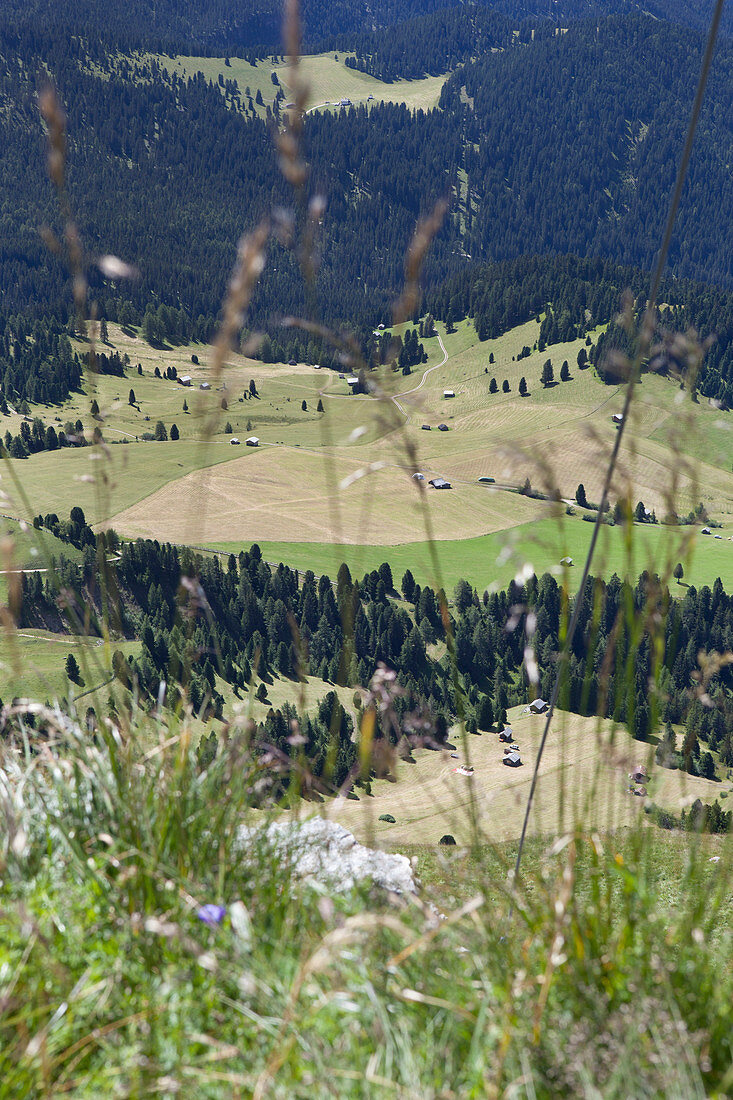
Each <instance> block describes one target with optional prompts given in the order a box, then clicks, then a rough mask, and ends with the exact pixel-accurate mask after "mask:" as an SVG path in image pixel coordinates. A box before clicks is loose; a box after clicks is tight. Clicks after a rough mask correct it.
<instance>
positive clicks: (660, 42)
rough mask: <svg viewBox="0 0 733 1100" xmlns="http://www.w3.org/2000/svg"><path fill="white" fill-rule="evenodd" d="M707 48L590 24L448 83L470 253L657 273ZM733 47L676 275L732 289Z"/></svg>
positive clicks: (691, 195) (648, 26) (684, 222)
mask: <svg viewBox="0 0 733 1100" xmlns="http://www.w3.org/2000/svg"><path fill="white" fill-rule="evenodd" d="M702 46H703V40H702V37H701V36H698V35H696V34H692V33H690V32H689V31H686V30H682V29H681V28H678V27H675V26H672V25H669V24H664V23H657V22H654V21H651V20H649V19H646V18H636V17H633V18H626V19H621V18H612V19H608V20H604V21H602V22H601V23H600V24H599V25H596V24H595V23H592V24H588V23H579V24H576V25H574V26H572V27H570V29H569V30H568V32H567V34H565V35H561V36H556V37H553V38H551V39H549V40H541V41H536V42H534V43H532V45H531V47H527V48H523V49H515V50H511V51H509V52H508V53H505V54H500V55H494V54H487V55H486V56H484V57H483V58H481V59H480V60H479V61H476V62H475V63H471V64H468V65H467V66H466V67H465V68H464V69H462V70H460V71H459V72H458V73H456V74H455V76H454V77H452V78H451V80H450V81H449V82H448V84H447V85H446V87H445V89H444V92H443V96H442V99H441V106H442V108H443V109H444V110H445V111H447V112H448V113H450V114H451V115H452V116H453V117H456V118H461V119H462V124H463V127H464V132H463V137H464V143H465V150H466V152H465V162H464V163H465V170H466V173H467V175H468V180H469V187H470V191H471V196H472V204H471V210H470V212H468V211H467V219H466V220H467V225H466V250H467V251H468V252H469V253H471V255H473V256H474V257H478V256H490V257H492V258H496V259H500V258H504V257H510V256H515V255H520V254H522V253H526V252H529V251H534V252H536V251H554V252H575V253H578V254H581V255H589V254H590V255H594V254H595V255H599V254H601V255H608V256H613V257H614V258H615V259H617V260H620V261H623V262H627V263H636V264H640V265H641V266H643V267H647V268H648V267H649V266H650V265H651V263H652V261H653V258H654V254H655V250H656V248H657V247H658V244H659V240H660V238H661V230H662V225H663V221H664V217H665V213H666V208H667V197H668V196H669V194H670V193H671V189H672V185H673V182H674V178H675V172H676V164H677V158H678V156H679V153H680V150H681V148H682V143H683V140H684V133H685V126H686V119H687V116H688V113H689V109H690V105H691V103H692V97H693V91H694V82H695V77H696V74H697V72H698V69H699V66H700V59H701V55H702ZM730 74H731V47H730V46H729V45H728V44H727V43H725V44H721V46H720V47H719V50H718V55H717V58H716V60H715V63H714V66H713V71H712V74H711V78H710V85H709V89H708V94H707V100H706V103H705V106H704V108H703V113H702V118H701V123H700V127H699V130H698V136H697V141H696V145H695V149H694V152H693V156H692V163H691V165H690V172H689V179H688V182H687V185H686V187H685V192H684V196H683V200H682V204H681V207H680V212H679V216H678V219H677V225H676V230H675V235H674V239H673V243H672V248H671V252H670V267H671V270H672V271H673V272H674V273H675V274H676V275H678V276H685V277H694V278H701V279H705V280H718V281H721V282H725V283H730V280H731V278H732V277H733V267H732V266H731V263H732V261H731V257H732V256H733V247H732V245H733V222H731V220H730V219H728V218H727V217H725V216H723V217H716V218H713V217H710V216H707V217H704V218H703V217H701V214H700V212H701V211H702V210H707V211H713V210H715V211H723V210H728V209H731V200H733V180H732V179H731V175H730V171H729V170H728V168H727V167H726V166H727V165H728V164H730V160H731V156H733V128H732V126H733V123H732V121H731V115H730V111H729V108H728V105H729V103H730V102H731V95H732V89H731V86H730V79H731V78H730Z"/></svg>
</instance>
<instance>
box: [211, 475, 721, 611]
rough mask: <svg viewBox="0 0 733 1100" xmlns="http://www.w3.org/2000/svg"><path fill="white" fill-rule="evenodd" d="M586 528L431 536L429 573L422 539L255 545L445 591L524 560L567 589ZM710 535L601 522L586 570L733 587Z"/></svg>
mask: <svg viewBox="0 0 733 1100" xmlns="http://www.w3.org/2000/svg"><path fill="white" fill-rule="evenodd" d="M486 491H487V492H488V491H489V490H486ZM592 530H593V526H592V524H590V523H586V522H583V521H582V520H581V519H580V518H579V517H578V516H575V517H563V518H562V522H559V521H558V520H554V519H541V520H538V521H537V522H533V523H526V524H522V525H519V526H516V527H514V528H512V529H510V530H508V531H499V532H494V533H492V534H488V535H482V536H480V537H479V538H471V539H458V540H453V541H440V542H436V543H435V553H436V555H437V559H438V562H439V572H438V574H437V575H436V572H435V569H434V567H433V560H432V554H431V551H430V546H429V545H428V544H427V543H426V542H415V543H407V544H403V545H400V546H347V545H341V546H334V545H329V544H327V543H320V544H319V543H295V542H293V543H288V542H260V543H259V546H260V548H261V550H262V554H263V556H264V558H265V559H266V560H267V561H270V562H274V563H276V564H277V563H278V562H280V561H282V562H284V563H285V564H286V565H290V566H292V567H293V568H296V567H297V568H298V569H300V570H306V569H312V570H313V571H314V572H315V573H317V574H320V573H326V574H328V575H329V576H331V577H335V576H336V573H337V571H338V567H339V565H340V564H341V562H343V561H345V562H346V563H347V565H348V566H349V568H350V570H351V572H352V575H354V576H357V577H360V576H362V575H363V574H364V573H365V572H367V571H371V570H372V569H376V568H378V567H379V565H381V563H382V562H383V561H387V562H389V564H390V566H391V568H392V573H393V576H394V579H395V583H396V585H397V587H399V584H400V581H401V579H402V575H403V574H404V572H405V570H406V569H410V570H411V571H412V573H413V574H414V576H415V579H416V580H417V581H418V582H419V583H421V584H424V583H426V582H427V583H430V584H433V585H436V584H437V585H440V584H442V585H444V586H445V588H446V591H447V592H448V594H449V595H450V593H451V591H452V589H453V587H454V586H455V584H456V583H457V582H458V581H459V580H460V579H465V580H468V581H469V582H470V583H471V584H472V585H474V586H475V587H476V588H477V589H478V591H479V592H480V593H482V592H483V591H484V590H485V589H487V588H489V587H491V586H492V585H495V586H497V587H499V588H505V587H506V585H507V584H508V583H509V582H510V581H511V580H512V579H513V578H514V577H515V576H517V575H520V574H521V573H522V572H523V570H526V569H527V568H528V567H529V566H531V567H532V569H533V571H534V572H535V573H537V574H538V575H541V574H542V573H546V572H555V573H556V574H557V576H558V579H560V578H564V579H565V580H566V581H567V584H568V585H569V587H570V588H571V589H575V588H576V586H577V584H578V583H579V580H580V575H581V571H582V568H583V560H584V557H585V554H586V553H587V550H588V544H589V542H590V537H591V532H592ZM717 533H722V535H723V538H722V539H721V540H720V541H718V540H716V539H715V538H714V536H712V535H700V534H699V531H697V530H693V529H692V528H688V527H675V528H671V527H663V526H662V525H656V526H653V525H635V526H634V528H633V545H632V548H631V549H629V548H628V547H627V545H626V534H625V532H624V529H623V528H621V527H605V526H604V527H603V529H602V530H601V533H600V537H599V540H598V546H597V549H596V553H595V557H594V561H593V568H592V572H593V574H594V575H595V576H602V577H606V578H608V577H610V576H611V575H612V574H613V573H617V574H618V575H619V576H628V577H629V579H631V580H633V581H636V579H637V578H638V576H639V573H640V572H641V571H642V570H644V569H647V570H650V571H653V572H660V573H665V572H668V573H671V571H672V570H673V569H674V566H675V565H676V564H677V562H680V563H682V565H683V569H684V577H683V583H682V584H681V585H677V584H676V582H675V581H674V580H673V579H672V578H671V577H670V583H671V587H672V590H673V592H674V594H675V595H679V596H683V595H684V592H685V585H686V584H694V585H695V586H696V587H700V586H701V585H703V584H707V585H712V584H713V583H714V581H715V579H716V577H720V578H721V580H722V581H723V584H724V586H725V587H726V589H728V590H729V589H730V588H731V586H733V543H732V542H731V541H729V536H730V535H731V533H733V527H731V528H730V529H723V531H722V532H717V531H716V534H717ZM688 538H691V539H692V544H691V546H690V547H686V546H685V545H684V540H686V539H688ZM216 548H217V549H219V550H221V551H223V552H226V553H238V552H239V551H240V550H242V549H249V547H248V546H245V545H243V544H237V543H222V544H219V545H218V546H217V547H216ZM564 557H570V558H572V560H573V564H572V565H571V566H565V567H564V566H562V565H561V564H560V562H561V559H562V558H564Z"/></svg>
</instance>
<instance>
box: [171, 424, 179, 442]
mask: <svg viewBox="0 0 733 1100" xmlns="http://www.w3.org/2000/svg"><path fill="white" fill-rule="evenodd" d="M171 439H172V440H174V441H175V440H176V439H180V433H179V431H178V425H177V424H171Z"/></svg>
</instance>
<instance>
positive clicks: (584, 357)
mask: <svg viewBox="0 0 733 1100" xmlns="http://www.w3.org/2000/svg"><path fill="white" fill-rule="evenodd" d="M587 366H588V353H587V351H586V350H585V348H581V349H580V351H579V352H578V370H585V368H586V367H587Z"/></svg>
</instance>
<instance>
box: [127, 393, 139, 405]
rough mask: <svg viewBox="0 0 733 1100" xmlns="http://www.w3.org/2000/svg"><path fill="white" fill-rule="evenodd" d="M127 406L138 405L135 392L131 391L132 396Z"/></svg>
mask: <svg viewBox="0 0 733 1100" xmlns="http://www.w3.org/2000/svg"><path fill="white" fill-rule="evenodd" d="M127 404H128V405H136V404H137V398H136V397H135V391H134V390H130V394H129V396H128V398H127Z"/></svg>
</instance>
